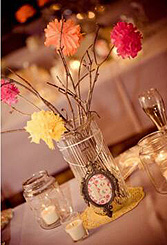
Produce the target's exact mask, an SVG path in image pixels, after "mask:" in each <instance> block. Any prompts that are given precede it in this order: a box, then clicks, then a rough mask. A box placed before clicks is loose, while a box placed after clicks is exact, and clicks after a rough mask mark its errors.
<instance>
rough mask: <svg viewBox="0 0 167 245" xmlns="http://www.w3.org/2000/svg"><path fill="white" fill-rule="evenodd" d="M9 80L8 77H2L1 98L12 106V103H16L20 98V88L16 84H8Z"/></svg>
mask: <svg viewBox="0 0 167 245" xmlns="http://www.w3.org/2000/svg"><path fill="white" fill-rule="evenodd" d="M8 82H9V81H8V80H6V79H1V100H2V101H3V102H4V103H6V104H8V105H9V106H11V105H12V104H16V103H17V101H18V99H17V95H18V94H19V93H20V92H19V90H18V88H17V87H16V86H15V85H14V84H6V85H3V86H2V84H4V83H8Z"/></svg>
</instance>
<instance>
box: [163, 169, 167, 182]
mask: <svg viewBox="0 0 167 245" xmlns="http://www.w3.org/2000/svg"><path fill="white" fill-rule="evenodd" d="M163 176H164V177H165V179H166V180H167V170H165V171H164V172H163Z"/></svg>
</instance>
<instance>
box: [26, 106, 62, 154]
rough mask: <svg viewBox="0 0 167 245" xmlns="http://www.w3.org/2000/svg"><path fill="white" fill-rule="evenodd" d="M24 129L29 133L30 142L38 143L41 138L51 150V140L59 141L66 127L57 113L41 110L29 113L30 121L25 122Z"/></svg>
mask: <svg viewBox="0 0 167 245" xmlns="http://www.w3.org/2000/svg"><path fill="white" fill-rule="evenodd" d="M25 130H26V131H27V132H28V133H29V134H30V138H31V142H34V143H36V144H39V143H40V139H42V140H43V141H45V143H46V144H47V145H48V147H49V148H50V149H52V150H53V149H54V145H53V140H56V141H59V140H60V138H61V136H62V134H63V133H64V132H65V131H66V128H65V127H64V121H63V120H62V118H61V117H60V116H59V115H55V114H54V113H53V112H52V111H43V110H42V111H40V112H34V113H33V114H32V115H31V121H28V122H27V126H26V127H25Z"/></svg>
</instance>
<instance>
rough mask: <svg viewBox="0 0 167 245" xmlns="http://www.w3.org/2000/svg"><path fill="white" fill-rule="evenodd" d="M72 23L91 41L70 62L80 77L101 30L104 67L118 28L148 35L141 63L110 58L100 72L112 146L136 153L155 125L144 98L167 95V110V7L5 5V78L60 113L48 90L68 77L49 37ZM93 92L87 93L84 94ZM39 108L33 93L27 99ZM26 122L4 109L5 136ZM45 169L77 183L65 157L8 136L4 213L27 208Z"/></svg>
mask: <svg viewBox="0 0 167 245" xmlns="http://www.w3.org/2000/svg"><path fill="white" fill-rule="evenodd" d="M62 14H63V15H64V17H65V18H66V19H69V18H70V19H73V20H74V21H75V22H76V23H78V24H80V25H81V28H82V32H83V33H85V34H86V36H85V38H84V40H83V41H82V45H81V47H80V48H79V49H78V51H77V53H76V54H75V56H73V57H70V58H68V60H67V62H68V64H69V66H70V69H71V72H72V74H73V76H74V77H75V76H76V71H77V68H78V65H79V59H80V57H81V56H82V54H83V52H84V50H85V49H86V47H88V45H89V44H91V43H92V41H93V38H94V35H95V30H96V23H99V24H100V26H101V30H100V33H99V37H98V40H97V45H96V52H97V55H98V59H99V60H101V59H103V58H104V57H105V56H106V54H107V52H108V50H109V48H110V31H111V29H112V27H113V25H114V24H115V23H116V22H117V21H119V20H123V21H128V22H131V23H133V24H135V25H136V26H137V27H138V29H139V30H140V31H141V32H142V33H143V49H142V51H141V52H140V54H139V55H138V57H137V58H135V59H134V60H121V59H120V58H118V57H117V56H116V54H115V51H114V50H113V52H112V53H111V55H110V57H109V60H108V61H107V62H106V63H105V64H104V66H103V67H102V69H101V71H100V76H99V80H98V83H97V86H96V89H95V94H94V99H93V110H96V111H97V112H98V114H99V115H100V116H101V119H98V124H99V127H100V128H101V130H102V132H103V134H104V137H105V140H106V143H107V144H108V146H109V148H110V150H111V152H112V154H113V155H114V157H116V156H117V155H118V154H120V153H121V152H123V151H125V150H127V149H128V148H129V147H131V146H133V145H135V144H136V143H137V141H138V140H139V139H140V138H141V137H142V136H144V135H146V134H147V133H148V132H152V131H154V130H155V127H154V125H153V124H152V122H151V121H150V120H149V118H148V117H147V116H146V115H145V114H144V112H143V111H142V109H141V107H140V105H139V102H138V95H139V94H140V93H141V92H142V91H144V90H146V89H149V88H151V87H155V88H157V89H158V90H159V92H160V93H161V95H162V97H163V99H164V102H165V104H166V105H167V69H166V67H167V27H166V26H167V2H166V1H165V0H164V1H163V0H159V1H154V0H142V1H131V0H124V1H123V0H122V1H121V0H120V1H117V0H110V1H109V0H90V1H87V0H79V1H78V0H68V1H67V0H60V1H54V0H25V1H23V0H17V1H16V0H13V1H11V0H2V57H1V70H2V74H4V75H7V76H9V77H11V78H14V79H16V80H17V78H16V77H15V76H14V75H13V74H10V72H9V70H8V69H7V67H10V68H12V69H13V70H14V71H17V72H18V74H20V75H22V76H23V77H24V78H26V79H28V80H29V81H31V83H32V84H33V86H35V88H36V89H38V91H39V92H40V93H41V94H42V95H43V96H44V97H45V98H46V99H48V100H49V101H51V102H52V103H53V104H55V105H56V106H57V107H58V108H60V109H61V108H64V107H66V101H65V100H64V97H62V96H61V95H60V94H59V93H58V92H57V91H56V90H55V89H52V88H51V87H49V86H48V85H47V84H46V82H47V81H52V82H56V75H57V74H58V75H60V76H62V77H63V70H62V66H61V63H60V60H59V59H58V56H57V55H56V53H55V52H54V50H52V49H50V48H46V47H45V46H44V29H45V28H46V26H47V24H48V22H49V21H51V20H53V19H55V18H58V19H60V18H61V15H62ZM86 91H87V86H86V84H84V85H83V88H82V93H83V94H84V93H86ZM21 92H22V93H23V94H24V95H25V96H26V97H27V98H29V99H30V100H33V101H34V103H36V104H37V105H39V106H42V107H43V108H44V106H43V105H41V104H40V103H41V102H39V101H35V100H34V98H32V97H31V95H29V94H27V92H26V91H21ZM18 106H19V109H20V110H21V109H22V110H23V109H24V111H26V112H27V113H32V112H33V108H32V107H31V106H30V105H27V104H26V103H25V101H19V105H18ZM28 119H29V117H27V116H23V115H20V114H18V113H17V112H13V111H12V110H11V108H9V107H8V106H7V105H4V104H3V105H2V126H1V127H2V131H5V130H9V129H16V128H22V127H24V126H25V124H26V121H27V120H28ZM42 169H46V170H48V172H49V174H52V175H54V176H56V179H57V180H58V182H59V183H60V184H61V183H63V182H65V181H67V180H68V179H70V178H72V177H73V175H72V173H71V171H70V169H69V167H68V165H67V163H66V162H65V161H64V160H63V158H62V156H61V153H60V152H59V151H58V150H57V149H55V151H50V150H49V149H48V148H47V146H46V145H45V144H44V143H41V144H40V145H36V144H33V143H32V144H30V141H29V139H28V135H27V134H26V133H21V132H20V133H19V132H18V133H12V134H3V135H2V186H1V188H2V208H6V207H14V206H16V205H18V204H20V203H21V202H23V201H24V200H23V198H22V183H23V181H25V180H26V179H27V178H29V177H30V176H31V175H32V174H33V173H34V172H37V171H39V170H42Z"/></svg>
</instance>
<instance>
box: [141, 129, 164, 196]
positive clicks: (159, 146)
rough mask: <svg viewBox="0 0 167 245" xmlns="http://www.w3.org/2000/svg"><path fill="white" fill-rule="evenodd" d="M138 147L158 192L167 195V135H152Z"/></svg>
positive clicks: (155, 133)
mask: <svg viewBox="0 0 167 245" xmlns="http://www.w3.org/2000/svg"><path fill="white" fill-rule="evenodd" d="M138 145H139V147H140V150H139V156H140V160H141V162H142V164H143V166H144V169H145V170H146V173H147V174H148V176H149V178H150V180H151V182H152V184H153V185H154V187H155V189H156V191H157V192H159V193H161V194H167V133H164V132H160V131H157V132H154V133H151V134H149V135H147V136H145V137H144V138H142V139H141V140H140V141H139V143H138Z"/></svg>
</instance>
